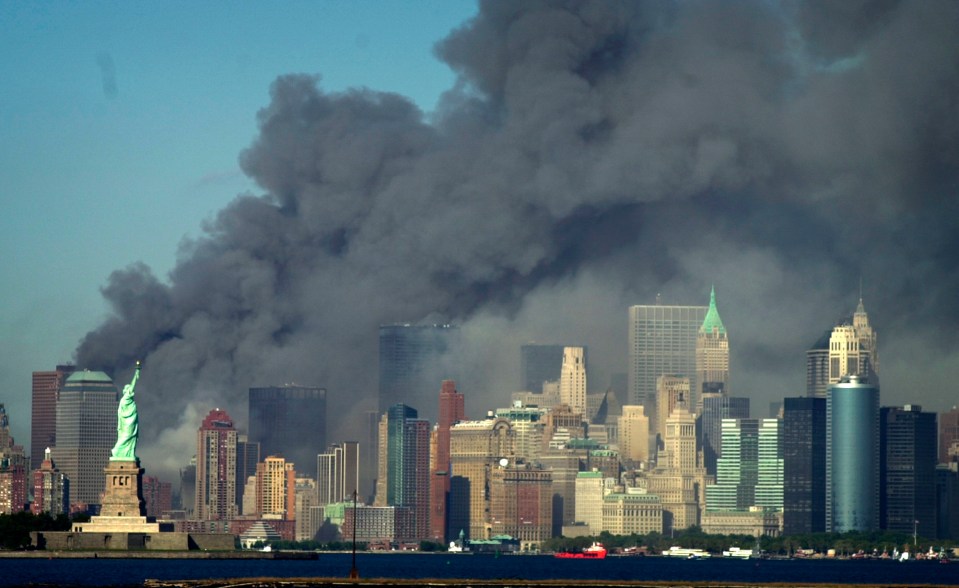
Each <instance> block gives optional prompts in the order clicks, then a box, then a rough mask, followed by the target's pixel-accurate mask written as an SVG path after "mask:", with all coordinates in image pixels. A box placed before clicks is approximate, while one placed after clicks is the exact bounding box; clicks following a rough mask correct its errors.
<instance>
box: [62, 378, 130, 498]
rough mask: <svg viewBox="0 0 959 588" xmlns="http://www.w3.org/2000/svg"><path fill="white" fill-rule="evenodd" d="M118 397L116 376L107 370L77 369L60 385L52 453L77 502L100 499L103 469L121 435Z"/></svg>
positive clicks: (71, 496)
mask: <svg viewBox="0 0 959 588" xmlns="http://www.w3.org/2000/svg"><path fill="white" fill-rule="evenodd" d="M118 400H119V395H118V393H117V388H116V386H115V385H114V384H113V380H111V379H110V377H109V376H108V375H106V374H105V373H103V372H94V371H90V370H83V371H78V372H74V373H73V374H72V375H70V376H69V377H68V378H67V380H66V382H65V383H64V384H63V387H62V388H61V389H60V394H59V398H58V399H57V431H56V439H57V444H56V446H54V447H53V448H52V456H53V460H54V461H55V462H56V463H57V465H58V466H59V467H60V471H61V472H63V474H64V475H65V476H66V477H67V478H69V480H70V500H71V501H73V503H83V504H86V505H88V506H89V505H94V504H99V503H100V493H101V492H103V470H104V468H106V466H107V462H109V461H110V450H111V448H112V447H113V444H114V442H116V438H117V402H118Z"/></svg>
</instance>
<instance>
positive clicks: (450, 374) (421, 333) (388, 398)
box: [379, 324, 460, 421]
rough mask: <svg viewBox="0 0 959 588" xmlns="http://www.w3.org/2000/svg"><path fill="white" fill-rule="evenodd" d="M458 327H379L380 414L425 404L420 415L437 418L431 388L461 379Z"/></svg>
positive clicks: (406, 325) (426, 417)
mask: <svg viewBox="0 0 959 588" xmlns="http://www.w3.org/2000/svg"><path fill="white" fill-rule="evenodd" d="M459 344H460V330H459V327H456V326H453V325H409V324H400V325H383V326H381V327H380V359H379V372H380V378H379V413H380V414H383V413H385V412H386V411H387V410H389V408H390V407H391V406H394V405H396V404H406V405H407V406H418V407H425V410H421V414H422V418H424V419H426V420H428V421H436V417H437V415H436V397H435V396H434V392H433V391H434V390H436V386H438V385H439V384H440V382H442V381H443V380H459V379H460V377H459V376H460V365H459V362H460V357H459Z"/></svg>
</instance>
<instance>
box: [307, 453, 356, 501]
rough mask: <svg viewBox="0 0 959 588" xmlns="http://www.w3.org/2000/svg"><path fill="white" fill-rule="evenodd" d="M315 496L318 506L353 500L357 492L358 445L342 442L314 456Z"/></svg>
mask: <svg viewBox="0 0 959 588" xmlns="http://www.w3.org/2000/svg"><path fill="white" fill-rule="evenodd" d="M316 462H317V463H316V494H317V504H318V505H320V506H323V505H327V504H333V503H334V502H345V501H350V500H352V499H353V491H354V490H355V491H357V492H359V484H360V444H359V443H357V442H356V441H344V442H342V443H334V444H332V445H330V446H329V447H328V448H327V450H326V452H325V453H321V454H319V455H317V456H316Z"/></svg>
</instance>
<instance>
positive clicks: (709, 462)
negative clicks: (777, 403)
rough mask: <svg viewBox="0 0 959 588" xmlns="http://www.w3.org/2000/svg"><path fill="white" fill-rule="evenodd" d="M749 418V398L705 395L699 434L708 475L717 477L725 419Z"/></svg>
mask: <svg viewBox="0 0 959 588" xmlns="http://www.w3.org/2000/svg"><path fill="white" fill-rule="evenodd" d="M748 418H749V399H748V398H737V397H733V396H726V395H724V394H706V395H704V398H703V410H702V414H701V415H700V417H699V423H698V425H699V427H698V429H699V430H698V433H699V440H700V446H701V447H702V448H703V462H704V464H705V466H706V473H707V474H709V475H711V476H715V475H716V460H717V459H718V458H719V456H720V455H722V422H723V419H748Z"/></svg>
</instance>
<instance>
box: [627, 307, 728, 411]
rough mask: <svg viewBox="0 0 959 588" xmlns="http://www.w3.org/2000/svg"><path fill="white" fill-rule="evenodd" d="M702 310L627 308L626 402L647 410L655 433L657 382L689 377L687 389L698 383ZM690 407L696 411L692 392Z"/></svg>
mask: <svg viewBox="0 0 959 588" xmlns="http://www.w3.org/2000/svg"><path fill="white" fill-rule="evenodd" d="M708 310H709V309H708V308H707V307H705V306H661V305H659V304H657V305H653V306H646V305H640V306H631V307H629V400H628V402H627V403H628V404H634V405H640V406H644V407H646V415H647V416H648V417H650V420H651V421H652V422H651V423H650V425H651V426H652V428H653V430H655V429H656V427H657V423H656V422H655V419H656V399H655V398H656V379H657V378H659V376H662V375H663V374H682V375H688V376H690V389H691V390H692V391H695V390H697V389H698V387H699V382H698V381H697V380H696V378H695V374H696V341H697V339H698V338H699V329H700V327H702V326H703V322H704V321H705V320H706V312H707V311H708ZM690 400H692V401H693V404H692V406H693V407H695V406H696V404H695V402H696V396H695V392H694V395H693V398H691V399H690Z"/></svg>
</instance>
